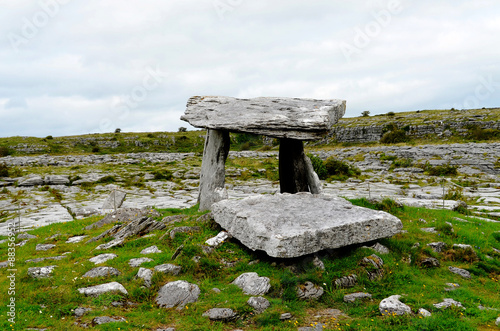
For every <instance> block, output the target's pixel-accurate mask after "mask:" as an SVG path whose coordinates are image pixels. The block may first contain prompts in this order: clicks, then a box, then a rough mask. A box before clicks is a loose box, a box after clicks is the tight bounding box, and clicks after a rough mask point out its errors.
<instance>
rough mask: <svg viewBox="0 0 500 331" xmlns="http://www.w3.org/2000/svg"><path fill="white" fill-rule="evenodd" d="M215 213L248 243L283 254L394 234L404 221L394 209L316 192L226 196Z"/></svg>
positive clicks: (236, 234) (256, 248)
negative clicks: (239, 197)
mask: <svg viewBox="0 0 500 331" xmlns="http://www.w3.org/2000/svg"><path fill="white" fill-rule="evenodd" d="M212 215H213V217H214V220H215V222H217V223H218V224H220V225H221V226H222V228H224V229H226V231H227V232H228V233H229V234H230V235H231V236H233V237H235V238H236V239H238V240H239V241H240V242H241V243H242V244H244V245H245V246H247V247H248V248H250V249H252V250H263V251H265V252H266V253H267V254H268V255H270V256H272V257H280V258H292V257H299V256H303V255H307V254H311V253H315V252H318V251H320V250H323V249H331V248H338V247H344V246H348V245H353V244H358V243H364V242H368V241H373V240H376V239H380V238H385V237H390V236H392V235H394V234H397V233H399V231H400V230H401V229H402V226H403V225H402V223H401V221H400V220H399V219H398V218H396V217H395V216H392V215H390V214H388V213H385V212H382V211H375V210H371V209H367V208H362V207H357V206H353V205H352V204H351V203H350V202H348V201H347V200H345V199H341V198H336V197H333V196H329V195H325V194H320V195H312V194H310V193H298V194H276V195H261V196H251V197H248V198H245V199H242V200H224V201H220V202H218V203H216V204H214V205H213V206H212Z"/></svg>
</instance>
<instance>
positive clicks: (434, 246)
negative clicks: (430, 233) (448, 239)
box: [427, 242, 446, 253]
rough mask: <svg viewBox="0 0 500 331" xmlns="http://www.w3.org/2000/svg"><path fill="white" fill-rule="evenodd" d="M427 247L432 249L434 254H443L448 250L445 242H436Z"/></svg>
mask: <svg viewBox="0 0 500 331" xmlns="http://www.w3.org/2000/svg"><path fill="white" fill-rule="evenodd" d="M427 246H429V247H430V248H432V250H433V251H434V252H436V253H441V252H442V251H443V249H445V248H446V243H444V242H435V243H430V244H427Z"/></svg>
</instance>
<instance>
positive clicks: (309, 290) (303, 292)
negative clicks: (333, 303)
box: [297, 282, 325, 300]
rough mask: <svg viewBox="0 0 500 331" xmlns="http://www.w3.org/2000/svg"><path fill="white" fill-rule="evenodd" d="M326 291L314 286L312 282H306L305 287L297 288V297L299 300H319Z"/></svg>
mask: <svg viewBox="0 0 500 331" xmlns="http://www.w3.org/2000/svg"><path fill="white" fill-rule="evenodd" d="M324 292H325V291H324V290H323V288H322V287H321V286H318V285H314V284H313V283H311V282H306V283H305V284H304V285H299V287H298V288H297V297H298V298H299V299H313V300H316V299H319V298H320V297H321V296H322V295H323V293H324Z"/></svg>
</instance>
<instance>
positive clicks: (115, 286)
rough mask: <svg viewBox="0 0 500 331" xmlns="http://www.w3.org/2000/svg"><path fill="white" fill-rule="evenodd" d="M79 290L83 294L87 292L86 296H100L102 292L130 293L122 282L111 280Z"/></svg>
mask: <svg viewBox="0 0 500 331" xmlns="http://www.w3.org/2000/svg"><path fill="white" fill-rule="evenodd" d="M78 292H80V293H81V294H85V295H86V296H92V297H98V296H99V295H101V294H104V293H108V292H121V293H123V294H125V295H127V294H128V292H127V290H126V289H125V287H123V285H122V284H120V283H117V282H111V283H107V284H101V285H96V286H91V287H85V288H79V289H78Z"/></svg>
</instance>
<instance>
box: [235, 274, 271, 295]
mask: <svg viewBox="0 0 500 331" xmlns="http://www.w3.org/2000/svg"><path fill="white" fill-rule="evenodd" d="M232 284H234V285H236V286H238V287H239V288H241V289H242V290H243V293H245V294H248V295H263V294H266V293H267V292H268V291H269V289H270V288H271V284H270V280H269V278H267V277H259V275H258V274H257V273H256V272H247V273H244V274H241V275H240V276H238V278H236V279H235V280H234V281H233V282H232Z"/></svg>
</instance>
